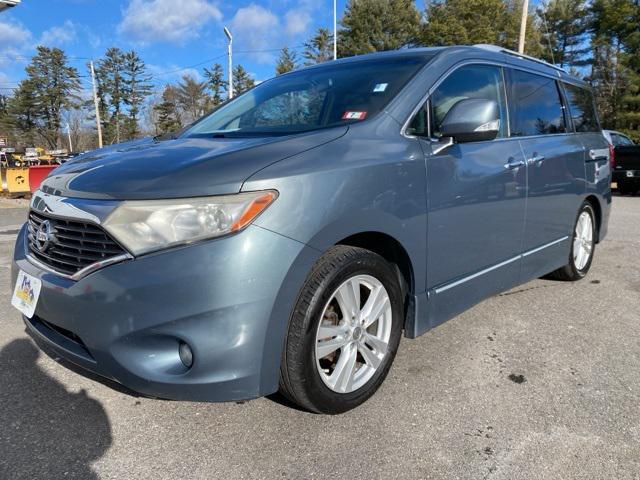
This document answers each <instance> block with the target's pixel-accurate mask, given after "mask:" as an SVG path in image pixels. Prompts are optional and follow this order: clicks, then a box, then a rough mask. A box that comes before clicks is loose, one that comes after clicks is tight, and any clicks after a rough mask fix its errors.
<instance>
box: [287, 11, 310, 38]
mask: <svg viewBox="0 0 640 480" xmlns="http://www.w3.org/2000/svg"><path fill="white" fill-rule="evenodd" d="M284 21H285V31H286V32H287V34H288V35H291V36H295V35H300V34H302V33H305V32H306V31H307V29H308V28H309V24H310V23H311V14H310V13H309V12H307V11H305V10H289V11H288V12H287V13H285V15H284Z"/></svg>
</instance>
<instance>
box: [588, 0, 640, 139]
mask: <svg viewBox="0 0 640 480" xmlns="http://www.w3.org/2000/svg"><path fill="white" fill-rule="evenodd" d="M639 22H640V4H638V2H637V1H634V0H594V1H593V3H592V5H591V35H592V38H591V47H592V62H591V73H590V75H589V77H588V79H589V80H590V81H591V83H592V85H593V87H594V90H595V93H596V100H597V103H598V107H599V111H600V117H601V120H602V122H603V126H604V127H605V128H612V129H618V130H624V131H625V132H627V133H629V134H630V135H631V136H632V137H634V138H640V48H639V47H640V31H639V30H638V24H639Z"/></svg>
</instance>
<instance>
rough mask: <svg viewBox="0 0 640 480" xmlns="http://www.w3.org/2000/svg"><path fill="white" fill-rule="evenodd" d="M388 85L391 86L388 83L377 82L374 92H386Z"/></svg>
mask: <svg viewBox="0 0 640 480" xmlns="http://www.w3.org/2000/svg"><path fill="white" fill-rule="evenodd" d="M388 86H389V84H388V83H377V84H376V86H375V87H373V92H374V93H378V92H384V91H385V90H386V89H387V87H388Z"/></svg>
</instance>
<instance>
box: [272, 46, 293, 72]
mask: <svg viewBox="0 0 640 480" xmlns="http://www.w3.org/2000/svg"><path fill="white" fill-rule="evenodd" d="M297 67H298V56H297V55H296V52H295V51H293V50H289V47H284V48H283V49H282V50H281V51H280V57H279V58H278V62H277V63H276V75H282V74H283V73H287V72H291V71H292V70H295V69H296V68H297Z"/></svg>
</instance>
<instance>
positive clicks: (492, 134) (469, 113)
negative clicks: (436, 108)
mask: <svg viewBox="0 0 640 480" xmlns="http://www.w3.org/2000/svg"><path fill="white" fill-rule="evenodd" d="M499 131H500V109H499V108H498V103H497V102H495V101H493V100H486V99H483V98H465V99H464V100H460V101H459V102H457V103H456V104H455V105H454V106H453V107H451V109H450V110H449V111H448V112H447V114H446V115H445V117H444V120H443V121H442V125H440V133H441V134H442V137H443V138H444V137H450V138H452V139H453V140H455V141H456V142H460V143H462V142H480V141H483V140H493V139H494V138H496V137H497V136H498V132H499Z"/></svg>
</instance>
